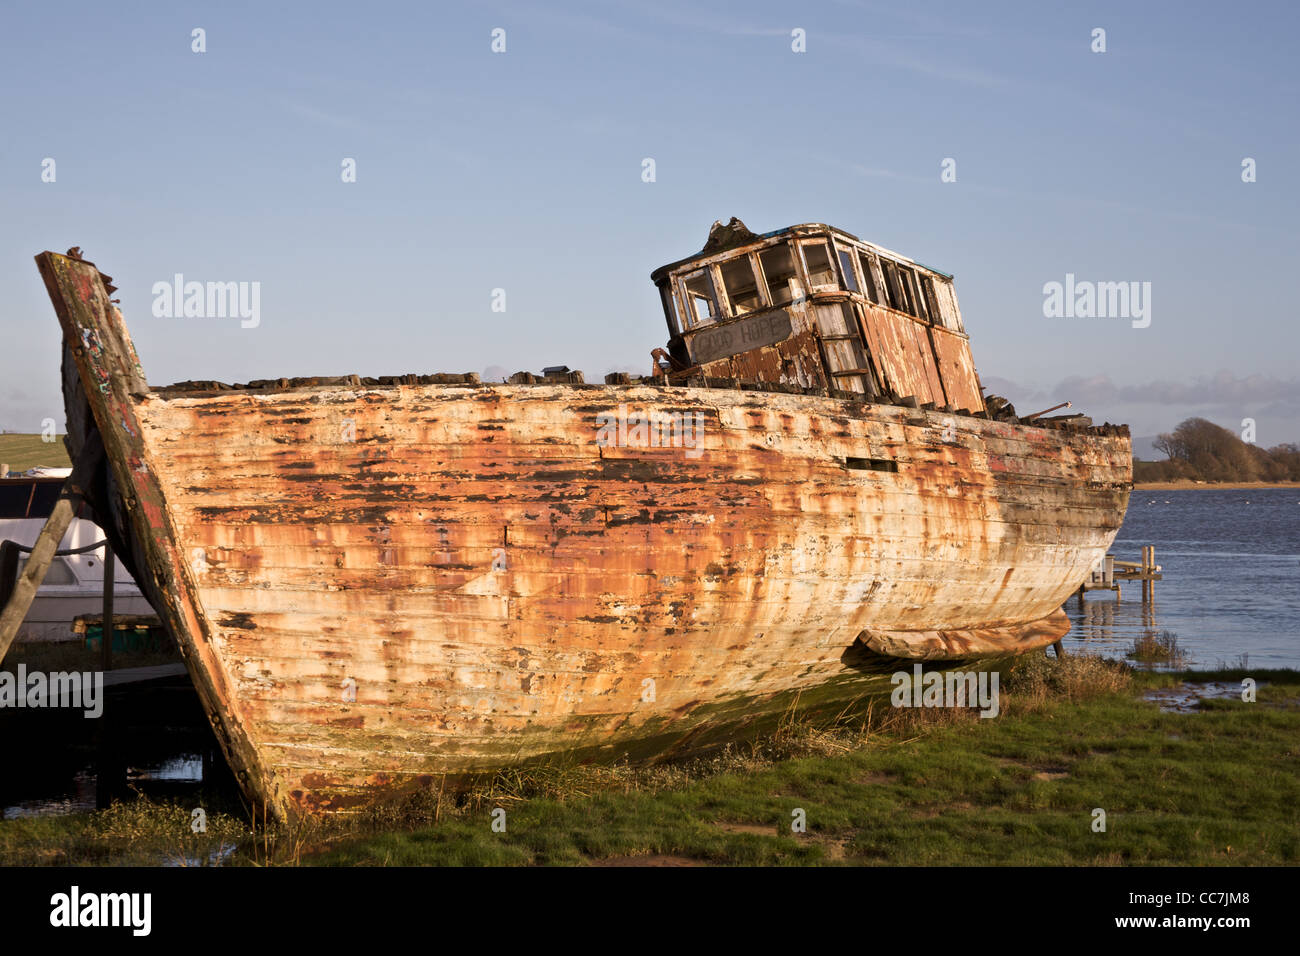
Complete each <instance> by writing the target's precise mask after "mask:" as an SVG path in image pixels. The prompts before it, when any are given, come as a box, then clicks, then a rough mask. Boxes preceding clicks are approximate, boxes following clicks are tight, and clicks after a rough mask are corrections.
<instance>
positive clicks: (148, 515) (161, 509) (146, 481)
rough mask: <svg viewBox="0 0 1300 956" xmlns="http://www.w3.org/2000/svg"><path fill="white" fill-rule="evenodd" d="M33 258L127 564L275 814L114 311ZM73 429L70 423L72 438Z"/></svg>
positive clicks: (230, 749)
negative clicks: (187, 553) (151, 442)
mask: <svg viewBox="0 0 1300 956" xmlns="http://www.w3.org/2000/svg"><path fill="white" fill-rule="evenodd" d="M36 263H37V267H38V268H39V269H40V273H41V278H42V279H43V280H44V281H45V288H46V291H47V292H49V295H50V301H51V302H52V303H53V305H54V310H55V313H56V314H57V315H58V318H59V324H60V325H61V326H62V329H63V339H64V343H65V345H66V346H67V347H68V348H69V349H70V350H71V353H72V355H73V356H74V358H75V362H76V369H77V372H78V374H79V380H74V381H75V382H76V385H77V386H78V391H77V392H76V393H75V394H69V393H67V392H65V397H64V401H65V405H66V406H67V407H68V409H69V410H70V412H69V414H70V416H71V413H72V410H73V409H77V408H80V407H81V405H82V403H85V404H88V405H89V407H90V410H91V413H92V415H93V419H94V425H95V427H96V430H95V432H94V433H93V434H92V435H91V436H90V437H91V440H92V441H102V443H103V450H104V456H105V457H106V458H107V460H108V463H109V465H110V466H111V471H112V477H113V478H114V479H115V481H116V487H117V489H118V493H119V494H120V495H121V503H122V504H123V505H124V506H125V511H126V513H127V515H128V517H129V520H130V529H129V530H130V532H131V534H132V538H133V541H134V542H135V544H136V545H137V546H138V547H139V548H140V549H141V551H142V554H143V557H144V560H145V561H146V562H147V565H146V566H145V567H142V568H136V569H133V570H134V571H136V574H135V577H136V581H137V583H138V584H140V585H141V587H142V589H143V590H144V591H145V593H146V594H148V596H149V598H150V602H151V603H152V604H153V606H154V610H155V611H157V612H158V614H159V616H160V617H162V619H163V620H164V621H165V622H166V624H167V627H168V630H169V631H170V632H171V633H172V634H173V635H174V636H177V638H178V643H179V644H180V645H181V649H182V651H183V652H184V653H185V656H186V664H187V665H188V667H189V671H190V675H191V677H192V678H193V679H194V683H195V687H196V689H197V690H198V692H199V696H200V698H201V699H202V701H203V703H204V706H205V708H206V709H207V711H208V715H209V717H210V718H211V719H212V722H213V726H214V729H215V730H216V731H217V739H218V741H219V743H220V744H221V746H222V749H223V750H224V752H225V755H226V758H227V760H228V761H229V763H230V765H231V768H232V770H234V772H235V775H236V777H237V778H238V779H239V780H240V781H241V783H243V784H245V786H246V787H247V789H248V792H249V793H250V795H253V796H254V797H255V799H258V800H259V801H262V802H264V803H265V804H266V805H267V807H268V808H269V810H270V812H272V813H276V814H278V815H281V816H282V815H283V814H284V812H285V810H286V809H287V806H288V801H287V798H286V797H285V795H284V794H282V793H281V792H280V791H279V786H278V781H277V780H276V779H275V778H274V777H273V776H272V775H271V774H270V773H269V772H268V771H267V770H266V769H265V768H264V766H263V763H262V760H261V756H260V754H259V751H258V750H257V749H256V747H255V746H254V745H253V743H252V740H251V739H250V737H249V734H248V731H247V729H246V728H245V726H244V723H243V719H242V715H241V714H240V713H239V712H238V710H237V708H236V707H235V706H234V703H233V701H232V695H231V690H230V683H229V676H228V674H227V671H226V669H225V668H224V667H223V666H222V665H221V664H220V662H219V661H218V659H217V657H216V655H215V653H214V650H213V646H212V638H211V633H210V631H209V625H208V621H207V618H206V615H205V614H204V613H203V610H202V608H201V607H199V606H198V605H197V601H196V596H195V592H194V585H193V581H192V579H191V578H190V571H189V566H188V564H187V563H186V561H185V558H184V552H183V547H184V546H183V544H182V543H181V542H180V541H179V540H178V538H177V535H176V532H175V528H174V526H173V524H172V518H171V515H170V513H169V509H168V505H167V502H166V501H165V499H164V497H163V493H162V490H161V488H160V487H159V483H158V480H157V476H156V475H155V474H154V472H153V470H152V467H151V449H150V448H149V447H148V446H147V445H146V443H145V441H144V440H143V437H142V434H141V430H142V428H141V424H140V420H139V418H138V416H137V408H138V400H139V399H140V398H141V397H143V396H144V395H146V394H149V389H148V385H147V384H146V380H145V376H144V372H143V370H142V369H141V368H140V360H139V358H138V357H137V356H136V353H135V348H134V346H133V345H132V344H131V340H130V337H129V336H128V335H127V332H126V326H125V324H124V323H123V322H122V316H121V313H120V312H119V311H118V309H117V306H116V305H114V304H113V302H112V301H110V299H109V293H108V290H107V289H106V288H105V286H104V283H103V281H102V278H101V276H100V273H99V270H98V269H96V268H95V266H94V264H93V263H90V262H85V261H82V260H79V259H72V258H69V257H66V256H60V255H57V254H55V253H52V252H45V253H42V254H40V255H38V256H37V257H36ZM65 384H67V383H66V380H65ZM75 433H76V431H75V430H74V429H72V428H69V432H68V435H69V437H70V438H71V437H72V436H73V435H74V434H75ZM96 436H97V437H96ZM104 504H105V505H107V502H105V503H104ZM253 781H256V783H254V782H253Z"/></svg>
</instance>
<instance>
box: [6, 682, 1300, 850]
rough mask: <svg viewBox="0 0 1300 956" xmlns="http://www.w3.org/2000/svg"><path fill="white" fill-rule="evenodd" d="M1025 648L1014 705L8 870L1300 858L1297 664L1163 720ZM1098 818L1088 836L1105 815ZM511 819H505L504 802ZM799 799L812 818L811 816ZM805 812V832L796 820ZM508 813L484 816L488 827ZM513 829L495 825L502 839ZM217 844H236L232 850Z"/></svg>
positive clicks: (54, 835)
mask: <svg viewBox="0 0 1300 956" xmlns="http://www.w3.org/2000/svg"><path fill="white" fill-rule="evenodd" d="M1243 676H1247V675H1246V674H1245V672H1235V671H1234V672H1223V673H1215V674H1206V673H1203V672H1198V673H1196V674H1194V675H1177V674H1147V673H1133V672H1130V671H1129V670H1128V669H1127V668H1124V667H1123V666H1122V665H1116V664H1114V663H1110V662H1103V661H1100V660H1098V659H1095V658H1076V657H1071V658H1066V659H1065V660H1064V661H1061V662H1057V661H1055V660H1052V659H1047V658H1042V657H1034V658H1030V659H1026V660H1025V661H1022V662H1021V663H1020V664H1019V665H1017V667H1016V668H1015V670H1014V671H1013V672H1011V673H1010V674H1008V675H1006V676H1005V677H1004V682H1003V687H1002V713H1001V715H1000V716H998V717H996V718H993V719H982V718H980V717H978V716H977V713H976V712H974V711H967V710H947V709H928V710H905V709H894V708H891V707H889V706H888V704H887V702H886V703H885V704H884V706H880V707H877V708H875V709H874V710H873V711H872V712H871V713H869V714H867V715H865V716H862V717H859V718H857V719H855V720H854V721H851V722H847V723H840V724H837V725H834V726H815V725H810V724H807V723H804V722H799V721H792V722H790V723H789V724H788V725H787V726H785V727H783V728H782V730H781V731H780V732H779V733H777V734H775V735H774V736H771V737H768V738H765V739H763V740H761V741H758V742H756V743H753V744H750V745H746V746H742V747H735V748H732V749H730V750H728V751H727V752H725V753H722V754H719V755H717V756H715V757H714V758H712V759H710V760H705V761H697V762H695V763H692V764H683V765H673V766H660V767H652V768H641V769H636V768H629V767H603V768H602V767H568V768H549V769H542V770H533V771H527V772H518V773H510V774H502V775H500V776H498V777H497V778H496V779H495V780H493V781H491V782H488V783H485V784H484V785H483V786H481V787H480V788H478V789H477V790H474V791H471V792H470V793H467V794H462V795H459V796H456V797H452V796H451V795H449V794H445V793H444V794H437V793H430V794H427V795H426V796H425V797H423V798H421V799H420V800H419V801H415V802H412V803H409V804H407V805H404V806H401V807H390V808H387V809H386V810H384V811H381V812H374V813H371V814H369V815H366V816H362V817H355V818H351V819H347V820H340V819H328V820H322V821H311V822H308V823H305V824H300V825H297V826H292V827H286V828H272V829H260V828H256V827H252V828H250V826H249V824H248V822H247V821H246V820H245V819H244V818H242V817H241V816H240V815H239V813H238V811H237V809H236V808H232V807H228V808H225V810H224V811H223V809H222V808H220V807H216V806H211V807H207V808H206V812H207V827H208V831H207V833H202V834H195V833H193V832H192V827H191V821H192V812H191V807H190V806H189V805H188V804H187V805H184V806H182V805H155V804H147V803H141V802H136V803H133V804H129V805H123V806H118V807H115V808H114V809H113V810H110V811H104V812H101V813H88V814H75V815H72V816H68V817H46V818H40V819H24V820H7V821H0V859H3V860H4V861H5V862H9V863H74V862H75V863H95V862H102V863H158V862H162V861H163V860H164V859H168V858H171V859H174V860H186V861H189V862H192V863H193V862H213V861H215V860H224V862H226V863H233V864H240V863H250V864H267V863H270V864H319V865H354V864H362V865H383V864H402V865H411V864H437V865H484V864H487V865H528V864H595V865H610V864H614V865H617V864H629V863H630V864H661V865H694V864H706V865H707V864H919V863H926V864H1083V865H1115V864H1198V865H1199V864H1291V863H1295V862H1297V861H1298V860H1300V826H1297V824H1298V823H1300V811H1298V810H1297V807H1300V744H1297V741H1300V673H1297V672H1294V671H1275V672H1262V671H1253V672H1250V673H1249V675H1248V676H1251V677H1253V678H1254V679H1255V680H1257V681H1259V682H1260V685H1261V688H1260V690H1259V692H1258V700H1257V702H1254V703H1244V702H1242V701H1241V700H1239V699H1237V698H1231V699H1214V700H1206V701H1205V702H1204V703H1203V704H1202V706H1201V708H1200V710H1199V712H1197V713H1191V714H1185V713H1166V712H1163V711H1161V710H1160V708H1159V707H1158V706H1156V704H1154V703H1151V702H1149V701H1147V700H1145V699H1144V696H1143V695H1144V693H1145V692H1146V691H1149V690H1151V689H1154V688H1160V687H1171V686H1173V685H1175V684H1177V683H1179V682H1180V681H1182V680H1194V681H1221V682H1223V681H1226V682H1232V683H1234V684H1239V682H1240V679H1241V677H1243ZM1097 808H1100V809H1103V810H1105V812H1106V830H1105V832H1095V831H1094V820H1095V815H1094V810H1095V809H1097ZM500 811H504V816H503V815H502V814H501V812H500ZM799 811H802V813H801V814H800V813H799ZM801 816H802V818H803V819H804V820H806V829H805V831H804V832H793V831H792V826H791V824H792V822H794V821H796V820H797V819H799V818H800V817H801ZM494 822H495V823H497V829H496V830H494V828H493V824H494ZM502 823H504V832H499V829H500V826H501V824H502ZM223 847H224V849H223Z"/></svg>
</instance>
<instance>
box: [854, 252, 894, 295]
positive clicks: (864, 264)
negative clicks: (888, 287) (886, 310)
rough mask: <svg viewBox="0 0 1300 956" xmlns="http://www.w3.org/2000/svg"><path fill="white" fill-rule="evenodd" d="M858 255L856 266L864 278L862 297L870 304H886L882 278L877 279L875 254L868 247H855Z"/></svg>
mask: <svg viewBox="0 0 1300 956" xmlns="http://www.w3.org/2000/svg"><path fill="white" fill-rule="evenodd" d="M855 251H856V252H857V257H858V267H859V269H860V271H861V273H862V278H863V280H864V282H863V286H862V297H863V298H864V299H866V300H867V301H868V302H870V303H871V304H872V305H886V304H887V303H886V302H885V300H884V296H883V295H882V290H883V289H884V284H883V282H884V280H882V279H878V278H877V277H876V276H877V273H876V271H875V269H876V256H875V255H874V254H873V253H872V252H871V250H870V249H867V248H865V247H857V248H856V249H855Z"/></svg>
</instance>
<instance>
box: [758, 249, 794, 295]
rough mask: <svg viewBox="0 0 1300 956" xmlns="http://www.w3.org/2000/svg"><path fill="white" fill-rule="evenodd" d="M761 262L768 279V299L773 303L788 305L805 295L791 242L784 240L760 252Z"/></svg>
mask: <svg viewBox="0 0 1300 956" xmlns="http://www.w3.org/2000/svg"><path fill="white" fill-rule="evenodd" d="M758 261H759V264H760V265H761V266H762V267H763V275H764V276H765V277H766V279H767V294H768V300H769V301H770V302H771V303H772V304H773V305H788V304H789V303H791V302H793V301H794V300H795V299H796V298H797V297H799V296H801V295H803V286H802V285H801V284H800V282H799V272H798V270H797V269H796V268H795V265H794V255H793V253H792V252H791V250H790V244H789V243H788V242H783V243H781V244H780V245H778V246H773V247H772V248H771V249H764V250H763V251H762V252H760V253H759V254H758Z"/></svg>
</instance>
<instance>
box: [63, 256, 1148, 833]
mask: <svg viewBox="0 0 1300 956" xmlns="http://www.w3.org/2000/svg"><path fill="white" fill-rule="evenodd" d="M56 258H61V257H56ZM60 265H61V268H63V269H65V270H67V271H66V272H64V273H62V274H60V273H57V272H56V273H55V276H54V278H55V283H56V285H57V286H58V287H59V289H60V290H61V292H62V293H63V298H65V299H66V298H68V297H71V298H72V299H73V300H74V302H79V303H80V304H79V305H75V306H74V307H73V308H72V309H70V310H65V311H67V312H68V318H67V319H66V320H65V334H66V333H67V332H68V331H70V330H69V328H68V325H69V323H71V324H72V325H73V326H76V328H73V329H72V330H71V331H72V332H73V333H74V335H73V337H72V338H71V340H72V341H74V342H75V341H78V338H77V335H78V334H79V333H78V329H79V328H84V327H85V323H91V324H95V325H96V326H97V328H98V330H99V331H98V332H97V340H96V342H95V343H94V344H95V345H96V346H98V347H99V351H100V353H101V354H112V353H115V352H119V351H122V350H123V349H126V350H129V340H128V339H126V337H125V329H124V328H121V319H120V315H118V314H117V313H116V310H115V309H114V308H112V306H110V305H108V304H107V302H106V300H104V301H101V298H100V297H99V295H98V293H97V292H96V290H95V289H94V288H93V285H91V284H88V283H79V282H77V281H74V280H75V277H76V274H77V270H76V268H74V266H80V265H81V264H79V263H77V264H72V265H64V264H60ZM49 281H51V280H50V278H49V277H47V282H49ZM52 294H53V293H52ZM58 302H59V298H57V297H56V305H57V304H58ZM74 313H75V314H74ZM77 315H81V318H77ZM61 317H63V314H62V313H61ZM123 354H124V355H125V356H126V357H125V358H124V359H123V365H124V366H128V367H129V365H130V364H131V363H132V362H133V356H134V353H133V352H124V353H123ZM110 364H111V363H110ZM70 365H71V366H72V367H75V370H76V373H75V374H69V375H68V376H67V377H66V381H67V382H68V387H69V398H68V403H69V434H70V435H72V436H76V435H81V436H83V437H84V435H85V434H86V429H88V428H90V427H95V428H98V429H99V430H100V431H101V434H103V435H104V442H105V447H106V448H109V449H110V456H109V457H110V460H111V461H112V463H113V476H114V477H113V480H112V481H110V482H109V483H107V484H106V485H105V487H104V488H103V489H102V494H104V495H105V496H106V497H107V498H108V499H109V500H106V501H104V502H103V503H102V506H101V507H102V509H103V510H106V511H110V512H112V513H113V514H114V515H115V516H116V521H115V522H114V524H115V526H116V527H117V528H118V529H119V533H120V534H121V535H122V536H123V537H124V538H126V539H128V540H129V542H130V543H129V544H128V545H127V547H128V548H129V549H130V550H131V553H132V560H134V561H135V562H137V563H138V564H140V565H142V566H144V567H146V568H147V569H148V570H147V571H145V573H143V574H141V573H137V574H136V579H137V581H139V582H141V586H142V588H144V589H145V590H146V592H147V593H149V594H150V596H151V598H153V600H154V602H155V607H157V608H158V609H159V613H160V615H162V616H163V617H164V619H165V620H167V621H168V623H169V625H170V626H171V627H172V629H173V631H174V633H175V634H176V637H177V639H178V642H179V643H180V644H181V646H182V647H183V648H185V649H186V652H187V656H188V658H189V662H190V667H191V673H192V674H194V675H195V681H196V686H198V688H199V690H200V693H201V695H202V696H203V697H204V702H205V705H206V706H207V707H208V710H209V713H210V714H211V716H212V719H213V723H214V726H215V727H216V728H217V729H218V732H219V735H220V736H221V738H222V740H223V745H224V746H225V747H226V749H227V754H228V756H229V757H230V759H231V762H232V764H233V765H234V766H235V768H236V770H237V772H238V774H239V776H240V779H241V781H242V782H243V783H244V786H245V788H246V789H247V790H248V792H249V794H250V795H251V796H253V797H254V798H256V799H258V800H261V801H265V803H266V804H267V805H268V807H270V808H272V809H273V810H274V811H275V812H280V813H292V812H295V811H298V810H304V809H305V810H318V809H341V808H347V807H353V806H357V805H360V804H364V803H368V802H370V801H372V800H374V799H376V798H378V797H380V796H382V795H386V794H390V793H392V792H395V791H404V790H407V789H410V788H412V787H417V786H421V785H426V784H429V783H435V782H437V781H441V780H443V779H444V778H445V777H453V778H454V777H459V776H462V775H465V774H471V773H474V772H477V771H483V770H491V769H495V768H499V767H502V766H507V765H513V764H519V763H527V762H533V761H538V760H546V759H550V758H554V757H556V756H558V755H565V754H567V755H580V756H582V757H584V758H587V757H598V758H600V759H617V758H620V757H623V756H628V757H633V758H638V757H648V756H651V755H654V754H662V753H665V752H668V753H683V752H687V751H690V750H694V749H700V748H702V747H706V746H709V745H711V744H714V743H717V742H719V741H720V740H722V739H726V738H728V737H734V736H735V735H736V734H737V733H739V732H741V731H745V730H753V729H756V728H758V727H761V726H762V725H763V723H764V722H765V721H768V722H770V721H771V720H772V719H774V718H775V717H776V716H778V715H779V714H781V713H783V712H785V711H786V710H788V709H789V708H790V707H791V706H793V705H795V704H796V703H797V704H798V705H799V706H800V707H812V708H832V707H833V708H836V709H842V707H843V706H844V705H846V704H849V703H851V702H852V701H854V700H857V699H860V698H862V697H864V696H865V695H871V694H875V693H878V692H881V691H887V690H888V688H889V675H890V674H891V673H892V672H894V671H897V670H900V669H907V670H910V668H911V666H912V662H913V661H930V662H932V665H931V666H937V667H952V666H966V665H972V666H974V665H976V663H978V666H989V662H996V661H997V660H999V659H1002V658H1006V657H1008V656H1012V655H1015V654H1019V653H1023V652H1025V651H1027V650H1031V649H1034V648H1041V647H1042V646H1044V645H1045V644H1047V643H1051V642H1052V641H1055V640H1057V639H1059V638H1060V637H1061V635H1062V634H1064V632H1065V630H1066V629H1067V628H1068V623H1067V622H1066V620H1065V617H1064V615H1063V614H1062V613H1061V611H1060V606H1061V604H1062V602H1063V601H1064V600H1065V598H1066V597H1068V596H1069V594H1070V593H1071V592H1072V591H1073V590H1074V589H1076V588H1077V587H1078V584H1079V582H1080V581H1081V580H1082V579H1083V578H1084V577H1085V576H1086V574H1087V573H1088V571H1089V570H1090V569H1091V568H1092V566H1093V565H1094V564H1095V563H1096V562H1097V560H1098V559H1099V558H1100V557H1101V556H1102V555H1104V554H1105V552H1106V550H1107V548H1108V547H1109V545H1110V544H1111V542H1112V541H1113V539H1114V536H1115V533H1116V531H1117V530H1118V528H1119V526H1120V523H1121V521H1122V518H1123V514H1124V509H1125V506H1126V503H1127V498H1128V493H1129V489H1130V488H1131V459H1130V454H1129V439H1128V435H1127V431H1126V430H1120V429H1064V428H1048V427H1032V426H1025V425H1013V424H1008V423H1003V422H996V421H990V420H988V419H984V418H976V417H970V416H961V415H955V414H950V413H945V412H935V411H925V410H921V409H913V408H905V407H898V406H893V405H883V404H866V403H853V402H846V401H843V400H840V399H834V398H827V397H819V396H813V395H802V394H778V393H770V392H757V391H742V390H738V389H731V388H718V389H712V388H676V387H674V388H668V387H653V386H644V385H641V386H594V385H593V386H582V385H563V386H557V385H532V386H510V385H393V386H385V387H365V386H361V385H352V386H326V387H316V388H310V387H309V388H297V389H294V388H267V389H237V390H223V391H215V392H209V393H200V392H192V391H191V392H169V391H165V390H164V391H158V390H151V389H148V388H147V387H142V386H141V385H140V382H139V381H137V382H136V383H135V385H134V386H131V385H130V384H129V383H127V382H126V381H125V379H126V378H128V377H129V376H127V375H126V374H124V373H121V372H119V374H117V375H114V374H112V369H111V368H108V369H107V371H106V370H105V365H104V360H103V359H101V358H98V357H97V356H96V351H95V349H94V348H86V349H83V350H82V353H81V354H80V355H76V354H75V350H74V354H73V355H72V361H71V363H70ZM105 381H106V382H107V383H108V388H107V391H98V390H96V389H91V388H87V387H86V386H87V385H88V384H95V383H99V382H105ZM114 383H119V385H116V386H115V385H114ZM114 388H116V389H117V393H118V394H117V395H115V394H114ZM97 392H98V393H97ZM100 406H102V407H100ZM87 408H89V411H90V415H89V416H87V414H86V410H87ZM92 419H93V423H92ZM119 421H122V422H124V424H123V425H120V426H119V425H116V424H115V423H116V422H119ZM664 423H667V425H666V426H665V424H664ZM643 425H644V426H645V427H642V426H643ZM115 428H116V429H118V431H120V432H121V433H120V434H118V433H117V432H115V431H114V429H115ZM115 445H117V446H119V450H118V451H116V452H113V448H114V446H115ZM136 570H137V571H138V570H141V569H139V568H137V569H136Z"/></svg>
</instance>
